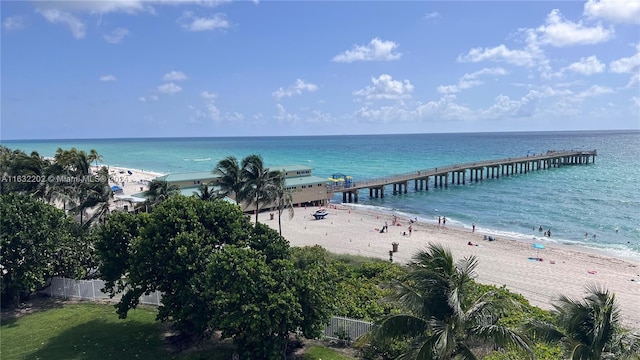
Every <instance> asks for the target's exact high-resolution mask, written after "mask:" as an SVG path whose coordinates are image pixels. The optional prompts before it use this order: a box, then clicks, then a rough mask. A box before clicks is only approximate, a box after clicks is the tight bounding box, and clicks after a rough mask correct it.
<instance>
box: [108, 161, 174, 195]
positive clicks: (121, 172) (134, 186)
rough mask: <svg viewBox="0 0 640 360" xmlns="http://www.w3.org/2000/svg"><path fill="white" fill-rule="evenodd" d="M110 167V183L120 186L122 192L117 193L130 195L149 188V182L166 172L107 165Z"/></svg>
mask: <svg viewBox="0 0 640 360" xmlns="http://www.w3.org/2000/svg"><path fill="white" fill-rule="evenodd" d="M105 166H106V165H105ZM107 168H108V169H109V177H110V179H109V185H110V186H119V187H120V188H121V189H122V192H118V193H117V195H123V196H130V195H133V194H137V193H140V192H143V191H146V190H148V189H149V182H150V181H151V180H153V179H155V178H156V177H158V176H162V175H164V174H160V173H155V172H152V171H145V170H141V169H130V168H125V167H118V166H107Z"/></svg>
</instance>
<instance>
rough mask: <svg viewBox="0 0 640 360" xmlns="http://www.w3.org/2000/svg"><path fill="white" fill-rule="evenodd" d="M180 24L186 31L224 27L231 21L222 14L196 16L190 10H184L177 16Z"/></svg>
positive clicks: (229, 24) (228, 25)
mask: <svg viewBox="0 0 640 360" xmlns="http://www.w3.org/2000/svg"><path fill="white" fill-rule="evenodd" d="M178 23H179V24H180V26H181V27H182V28H183V29H185V30H188V31H207V30H216V29H226V28H228V27H230V26H231V23H229V21H228V20H227V19H226V17H225V15H224V14H214V15H213V16H211V17H197V16H196V15H194V14H193V12H191V11H185V12H184V13H183V14H182V16H181V17H180V18H178Z"/></svg>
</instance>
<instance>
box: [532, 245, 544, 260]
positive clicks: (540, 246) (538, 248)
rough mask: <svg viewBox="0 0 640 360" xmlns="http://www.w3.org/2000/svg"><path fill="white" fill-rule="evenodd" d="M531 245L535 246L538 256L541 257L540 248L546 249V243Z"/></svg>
mask: <svg viewBox="0 0 640 360" xmlns="http://www.w3.org/2000/svg"><path fill="white" fill-rule="evenodd" d="M531 247H533V248H534V249H536V258H538V259H540V256H539V254H540V249H544V245H542V244H533V245H531Z"/></svg>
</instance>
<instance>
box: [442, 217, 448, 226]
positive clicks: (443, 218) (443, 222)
mask: <svg viewBox="0 0 640 360" xmlns="http://www.w3.org/2000/svg"><path fill="white" fill-rule="evenodd" d="M442 226H447V217H446V216H443V217H442Z"/></svg>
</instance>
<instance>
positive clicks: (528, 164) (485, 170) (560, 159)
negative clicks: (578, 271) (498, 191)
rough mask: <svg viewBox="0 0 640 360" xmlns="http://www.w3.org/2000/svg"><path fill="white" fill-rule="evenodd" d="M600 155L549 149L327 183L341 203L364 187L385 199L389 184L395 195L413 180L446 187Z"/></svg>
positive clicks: (417, 185)
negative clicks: (543, 151)
mask: <svg viewBox="0 0 640 360" xmlns="http://www.w3.org/2000/svg"><path fill="white" fill-rule="evenodd" d="M597 155H598V154H597V151H596V150H591V151H574V150H571V151H565V150H562V151H556V150H549V151H547V152H546V153H545V154H533V155H527V156H523V157H514V158H506V159H496V160H485V161H476V162H472V163H462V164H454V165H448V166H443V167H440V166H439V167H436V168H432V169H424V170H417V171H414V172H410V173H406V174H398V175H391V176H386V177H380V178H374V179H367V180H363V181H340V182H334V183H333V184H328V185H327V195H328V196H329V197H332V196H333V195H334V194H335V193H342V202H345V203H346V202H349V203H351V202H358V192H359V191H360V190H362V189H369V196H370V197H376V198H377V197H380V198H382V197H384V195H385V188H386V187H387V186H392V187H393V193H394V194H396V193H407V190H408V188H409V184H410V183H411V182H413V186H414V189H415V190H416V191H418V190H429V183H430V181H431V179H433V185H432V186H433V188H443V187H444V188H447V187H448V186H449V185H456V184H457V185H464V184H466V182H467V181H469V182H478V181H482V180H484V179H494V178H495V179H499V178H500V176H509V175H513V174H526V173H529V172H531V171H536V170H544V169H549V168H553V167H560V166H565V165H587V164H589V163H593V162H595V160H596V156H597Z"/></svg>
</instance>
